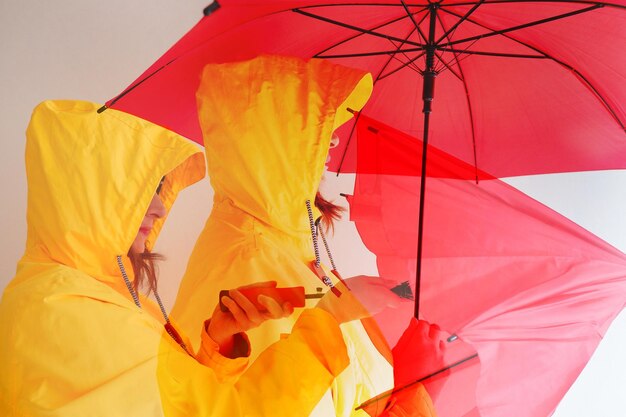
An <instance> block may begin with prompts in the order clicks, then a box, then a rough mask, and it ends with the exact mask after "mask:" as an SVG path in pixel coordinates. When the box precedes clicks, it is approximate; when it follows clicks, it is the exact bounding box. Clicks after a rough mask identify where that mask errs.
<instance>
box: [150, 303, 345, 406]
mask: <svg viewBox="0 0 626 417" xmlns="http://www.w3.org/2000/svg"><path fill="white" fill-rule="evenodd" d="M194 362H195V361H194V359H193V358H191V357H190V356H188V355H182V354H177V355H167V356H166V357H164V358H163V361H162V363H161V364H160V375H162V377H161V378H160V380H159V383H160V387H161V392H162V398H163V403H164V404H163V408H164V411H165V415H166V416H189V415H193V416H209V415H215V416H218V415H229V416H231V415H240V414H241V415H246V416H270V415H276V413H280V414H281V415H308V414H309V413H310V412H311V410H312V409H313V407H314V406H315V404H316V403H317V402H318V401H319V397H320V396H321V395H322V394H323V393H324V392H325V391H326V390H327V389H328V386H329V385H330V383H331V381H332V380H333V378H335V377H336V376H337V375H338V374H339V373H341V371H343V369H345V367H346V366H347V365H348V362H349V360H348V357H347V353H346V347H345V345H344V343H343V338H342V336H341V332H340V330H339V326H338V325H337V323H336V321H335V320H334V319H333V318H332V316H330V315H329V314H328V313H326V312H324V311H322V310H319V309H312V310H307V311H305V312H304V313H303V314H302V315H301V316H300V318H299V320H298V321H297V322H296V325H295V326H294V329H293V332H292V333H291V334H290V335H286V336H284V337H283V338H282V339H281V340H280V341H278V342H277V343H275V344H274V345H272V346H270V347H269V348H268V349H267V350H266V351H264V352H263V353H262V354H261V355H260V356H259V358H258V359H257V361H255V362H254V363H253V364H252V366H251V367H250V368H249V369H248V370H247V371H246V372H245V373H244V374H243V375H242V376H241V377H240V378H239V380H238V381H237V382H236V383H235V384H234V385H229V384H221V385H219V386H220V387H222V388H223V389H222V390H221V391H222V392H221V393H220V390H216V389H215V385H216V381H215V378H216V377H215V375H214V373H213V372H212V370H210V369H208V368H207V367H198V366H193V363H194ZM261 381H262V382H261ZM229 389H230V392H228V390H229ZM224 391H227V392H224Z"/></svg>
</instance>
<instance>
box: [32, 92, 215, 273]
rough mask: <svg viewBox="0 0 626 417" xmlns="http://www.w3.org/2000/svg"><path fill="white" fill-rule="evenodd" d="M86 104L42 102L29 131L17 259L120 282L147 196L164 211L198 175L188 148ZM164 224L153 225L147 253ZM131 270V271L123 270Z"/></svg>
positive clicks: (198, 157) (162, 132) (196, 157)
mask: <svg viewBox="0 0 626 417" xmlns="http://www.w3.org/2000/svg"><path fill="white" fill-rule="evenodd" d="M97 108H98V105H97V104H95V103H89V102H84V101H46V102H43V103H41V104H40V105H39V106H37V107H36V108H35V110H34V112H33V115H32V119H31V122H30V125H29V126H28V129H27V132H26V135H27V144H26V171H27V178H28V211H27V222H28V237H27V242H26V251H25V254H24V257H23V259H22V261H29V262H33V261H40V262H41V261H44V262H45V261H49V262H55V263H59V264H62V265H66V266H69V267H72V268H75V269H78V270H80V271H83V272H85V273H87V274H89V275H91V276H93V277H95V278H97V279H99V280H102V281H106V282H109V283H110V282H118V281H119V280H120V279H121V278H120V271H119V267H118V266H117V263H116V256H118V255H122V256H125V255H126V254H127V252H128V250H129V248H130V245H131V243H132V242H133V240H134V238H135V236H136V235H137V231H138V230H139V227H140V225H141V222H142V220H143V217H144V215H145V213H146V211H147V209H148V206H149V204H150V201H151V199H152V196H153V195H154V193H155V190H156V188H157V186H158V184H159V182H160V180H161V178H162V177H163V176H164V175H166V181H165V183H164V184H163V187H162V191H161V198H162V200H163V203H164V205H165V207H166V209H167V211H168V212H169V209H170V207H171V206H172V204H173V202H174V200H175V199H176V196H177V194H178V192H179V191H180V190H181V189H183V188H185V187H187V186H188V185H190V184H193V183H194V182H196V181H198V180H200V179H201V178H203V177H204V174H205V168H204V158H203V157H202V154H201V153H200V152H201V151H200V149H199V148H198V147H197V146H196V145H194V144H193V143H191V142H189V141H187V140H185V139H184V138H182V137H180V136H179V135H176V134H174V133H172V132H170V131H168V130H166V129H163V128H161V127H159V126H156V125H154V124H152V123H149V122H146V121H143V120H141V119H138V118H136V117H133V116H130V115H128V114H126V113H123V112H119V111H116V110H112V109H108V110H106V111H105V112H103V113H101V114H98V113H97V112H96V110H97ZM164 220H165V218H162V219H160V220H159V221H158V222H156V223H155V225H154V228H153V230H152V233H151V235H150V236H149V239H148V242H147V246H148V247H151V246H152V244H153V243H154V240H155V239H156V237H157V235H158V232H159V230H160V229H161V226H162V224H163V221H164ZM126 269H127V270H128V272H129V275H131V276H132V274H130V272H131V268H126Z"/></svg>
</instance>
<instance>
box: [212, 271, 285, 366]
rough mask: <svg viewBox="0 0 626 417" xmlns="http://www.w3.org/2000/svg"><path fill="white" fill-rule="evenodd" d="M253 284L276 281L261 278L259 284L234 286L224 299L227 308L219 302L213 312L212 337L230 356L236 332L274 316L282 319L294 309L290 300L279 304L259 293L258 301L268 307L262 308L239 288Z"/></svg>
mask: <svg viewBox="0 0 626 417" xmlns="http://www.w3.org/2000/svg"><path fill="white" fill-rule="evenodd" d="M253 287H276V282H275V281H267V282H259V283H256V284H252V285H248V286H245V287H240V288H238V289H234V290H230V291H229V296H228V297H227V296H224V297H222V299H221V302H222V304H223V305H224V306H226V308H228V311H227V312H223V311H221V309H220V307H219V305H218V306H216V307H215V310H213V315H212V316H211V320H210V322H209V325H208V327H207V332H208V334H209V337H210V338H211V339H213V341H215V342H216V343H217V344H218V345H219V346H220V353H221V354H222V355H224V356H227V357H230V356H231V353H232V351H233V348H234V336H235V335H236V334H238V333H242V332H245V331H247V330H250V329H253V328H255V327H258V326H259V325H261V324H262V323H263V322H265V321H267V320H271V319H281V318H284V317H288V316H290V315H291V314H292V313H293V306H292V305H291V304H290V303H288V302H286V303H284V304H282V305H281V304H279V303H278V302H277V301H276V300H274V299H273V298H271V297H268V296H266V295H259V296H258V298H257V301H258V302H259V304H261V305H262V306H263V307H265V310H260V309H258V308H257V307H255V306H254V304H253V303H252V302H251V301H250V300H248V299H247V298H246V297H245V296H244V295H243V294H242V293H241V292H239V291H238V290H239V289H243V288H253Z"/></svg>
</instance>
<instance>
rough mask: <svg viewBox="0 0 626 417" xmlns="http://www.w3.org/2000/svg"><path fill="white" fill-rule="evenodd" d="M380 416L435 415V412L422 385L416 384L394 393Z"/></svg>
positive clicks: (409, 416)
mask: <svg viewBox="0 0 626 417" xmlns="http://www.w3.org/2000/svg"><path fill="white" fill-rule="evenodd" d="M380 417H437V413H436V412H435V406H434V405H433V403H432V400H431V398H430V395H428V392H426V388H424V385H422V384H416V385H415V386H414V387H411V388H408V389H407V390H405V391H401V392H398V393H396V394H394V395H393V396H392V397H391V400H390V401H389V404H388V405H387V408H386V410H385V411H384V412H383V413H382V414H381V415H380Z"/></svg>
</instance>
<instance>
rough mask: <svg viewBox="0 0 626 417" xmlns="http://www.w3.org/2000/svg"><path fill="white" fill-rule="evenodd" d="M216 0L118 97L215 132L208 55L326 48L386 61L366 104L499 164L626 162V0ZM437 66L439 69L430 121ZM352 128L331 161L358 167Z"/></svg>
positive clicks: (530, 169) (165, 119)
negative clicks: (209, 116)
mask: <svg viewBox="0 0 626 417" xmlns="http://www.w3.org/2000/svg"><path fill="white" fill-rule="evenodd" d="M206 13H207V14H208V15H207V16H205V17H204V18H202V19H201V20H200V21H199V22H198V24H197V25H196V26H195V27H194V28H192V29H191V30H190V31H189V32H188V33H187V34H186V35H185V36H184V37H183V38H182V39H181V40H180V41H179V42H178V43H176V44H175V45H174V46H173V47H172V48H171V49H170V50H169V51H167V52H166V53H165V55H163V56H162V57H161V58H160V59H159V60H157V61H156V62H155V63H154V64H153V65H152V66H151V67H150V68H148V69H147V70H146V71H145V72H144V74H142V75H141V76H140V77H139V78H138V79H137V80H136V81H135V82H133V83H132V84H131V86H129V88H128V89H127V90H125V91H124V92H123V93H122V94H120V95H119V96H118V97H116V98H114V99H112V100H111V101H109V102H108V103H107V105H108V106H110V107H115V108H117V109H120V110H124V111H127V112H130V113H133V114H136V115H138V116H140V117H143V118H145V119H148V120H151V121H153V122H156V123H158V124H160V125H162V126H165V127H167V128H170V129H172V130H174V131H176V132H178V133H180V134H182V135H184V136H186V137H188V138H190V139H192V140H194V141H196V142H198V143H202V135H201V132H200V128H199V125H198V121H197V114H196V103H195V90H196V88H197V85H198V82H199V74H200V71H201V69H202V68H203V66H204V65H205V64H206V63H209V62H225V61H234V60H243V59H247V58H250V57H253V56H255V55H258V54H260V53H275V54H282V55H293V56H300V57H317V58H326V59H330V60H332V61H334V62H337V63H340V64H343V65H346V66H352V67H355V68H360V69H364V70H367V71H369V72H371V73H372V74H373V76H374V78H375V88H374V94H373V96H372V98H371V99H370V101H369V103H368V104H367V106H366V107H365V109H364V110H363V113H364V114H366V115H368V116H371V117H373V118H375V119H377V120H380V121H382V122H384V123H387V124H389V125H391V126H394V127H395V128H397V129H399V130H401V131H403V132H405V133H408V134H410V135H412V136H418V137H421V136H422V135H423V134H424V133H425V132H429V136H430V143H432V144H433V145H435V146H437V147H438V148H440V149H442V150H444V151H446V152H448V153H450V154H452V155H454V156H455V157H457V158H460V159H461V160H463V161H465V162H468V163H470V164H472V165H474V166H475V167H476V168H478V169H482V170H484V171H487V172H489V173H491V174H492V175H494V176H497V177H504V176H514V175H523V174H537V173H548V172H567V171H581V170H595V169H616V168H624V167H626V158H625V157H624V156H625V155H626V133H625V130H624V126H625V124H626V122H625V121H626V108H625V107H624V103H626V82H625V81H626V54H624V53H623V52H622V49H623V45H624V44H626V1H624V0H618V1H614V2H610V3H609V2H591V1H556V2H555V1H521V0H497V1H496V0H492V1H489V0H486V1H458V0H457V1H446V0H443V1H440V2H431V1H423V0H421V1H413V2H403V1H397V0H396V1H391V0H377V1H359V2H354V3H351V4H346V3H345V2H340V1H337V0H330V1H324V2H319V3H316V2H313V1H271V0H269V1H268V0H263V1H258V2H251V1H227V0H221V1H220V2H219V4H218V3H212V4H211V5H210V6H209V7H207V10H206ZM429 52H430V53H431V57H432V59H431V61H430V63H429V62H426V61H427V60H426V57H427V56H428V55H429ZM427 68H431V69H432V71H433V73H434V74H435V75H436V76H435V89H434V100H433V102H432V103H433V112H432V117H431V119H430V123H429V128H428V129H425V128H424V119H423V116H422V114H421V111H422V89H423V77H422V75H423V73H424V71H425V70H426V69H427ZM345 135H350V136H351V130H350V127H349V126H348V127H347V128H346V130H345V131H344V136H345ZM350 142H351V141H349V140H344V141H343V148H342V147H340V148H339V149H337V150H336V151H335V152H339V153H340V155H335V157H334V158H333V166H332V167H331V169H333V168H334V169H335V170H340V171H341V172H354V168H355V165H354V155H355V151H354V150H352V148H353V147H354V145H352V144H350ZM346 146H348V147H349V148H350V149H348V151H347V154H346V156H345V157H343V156H342V154H343V153H345V152H346V149H345V147H346ZM340 165H341V166H340Z"/></svg>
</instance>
